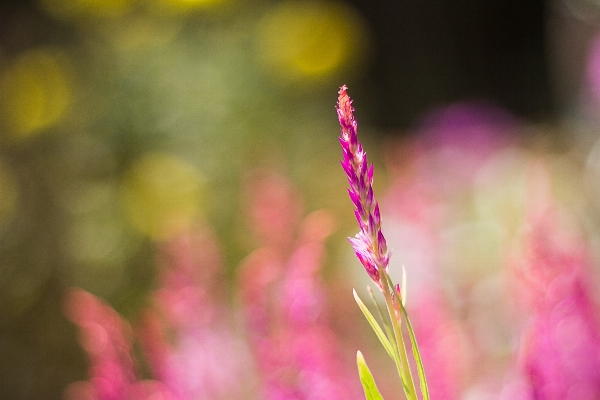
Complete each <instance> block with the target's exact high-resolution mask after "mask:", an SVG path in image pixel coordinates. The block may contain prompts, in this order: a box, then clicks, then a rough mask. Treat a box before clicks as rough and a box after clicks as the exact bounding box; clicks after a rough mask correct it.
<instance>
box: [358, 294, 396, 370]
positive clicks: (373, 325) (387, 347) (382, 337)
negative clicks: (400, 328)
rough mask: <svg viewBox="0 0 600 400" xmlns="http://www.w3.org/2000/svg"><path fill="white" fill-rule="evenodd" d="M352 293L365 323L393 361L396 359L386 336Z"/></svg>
mask: <svg viewBox="0 0 600 400" xmlns="http://www.w3.org/2000/svg"><path fill="white" fill-rule="evenodd" d="M352 293H353V294H354V300H356V304H358V306H359V307H360V310H361V311H362V313H363V314H364V316H365V318H366V319H367V321H369V324H370V325H371V328H373V330H374V331H375V334H376V335H377V337H378V338H379V341H380V342H381V344H382V345H383V347H384V348H385V351H387V353H388V354H389V356H390V357H392V360H394V361H395V360H396V357H395V356H394V349H393V347H392V344H391V343H390V341H389V339H388V338H387V336H385V333H383V330H382V329H381V327H380V326H379V324H378V323H377V321H376V320H375V317H373V314H371V312H370V311H369V309H368V308H367V306H365V303H363V302H362V300H361V299H360V297H358V294H357V293H356V290H354V289H352Z"/></svg>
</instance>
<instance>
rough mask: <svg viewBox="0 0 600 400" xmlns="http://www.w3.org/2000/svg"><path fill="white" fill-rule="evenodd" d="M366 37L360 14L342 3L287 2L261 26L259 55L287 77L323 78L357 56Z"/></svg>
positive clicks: (272, 67) (269, 13) (257, 36)
mask: <svg viewBox="0 0 600 400" xmlns="http://www.w3.org/2000/svg"><path fill="white" fill-rule="evenodd" d="M364 40H365V29H364V24H363V23H362V20H361V19H360V18H359V16H358V15H357V14H356V13H354V12H353V10H352V9H350V8H348V7H347V6H345V5H343V4H338V3H312V2H308V3H304V2H297V1H288V2H284V3H281V4H279V5H277V6H276V7H274V8H273V9H271V10H269V12H268V13H267V14H266V15H265V16H264V17H263V18H262V19H261V21H260V22H259V25H258V29H257V34H256V42H257V51H258V58H259V60H260V61H261V63H262V64H263V65H264V66H265V68H267V69H268V70H270V71H272V72H274V73H276V74H277V75H278V76H279V77H281V78H283V79H287V80H298V79H303V78H321V77H324V76H328V75H331V74H333V73H335V72H338V71H339V70H340V68H342V67H344V66H346V64H347V63H348V62H350V61H351V60H352V59H354V58H356V57H357V55H358V54H357V53H358V52H360V51H361V50H362V47H363V45H364Z"/></svg>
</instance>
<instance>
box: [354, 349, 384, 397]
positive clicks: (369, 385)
mask: <svg viewBox="0 0 600 400" xmlns="http://www.w3.org/2000/svg"><path fill="white" fill-rule="evenodd" d="M356 364H357V365H358V375H359V376H360V382H361V383H362V386H363V389H364V391H365V398H366V399H367V400H383V396H381V393H379V389H377V385H376V384H375V379H373V375H371V371H370V370H369V367H367V362H366V361H365V358H364V357H363V355H362V353H361V352H360V350H359V351H357V352H356Z"/></svg>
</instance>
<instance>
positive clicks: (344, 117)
mask: <svg viewBox="0 0 600 400" xmlns="http://www.w3.org/2000/svg"><path fill="white" fill-rule="evenodd" d="M347 89H348V88H347V87H346V86H342V87H341V88H340V91H339V97H338V103H337V114H338V119H339V122H340V127H341V130H340V138H339V140H340V144H341V145H342V155H343V157H344V159H343V161H342V162H341V164H342V167H343V169H344V172H345V173H346V176H347V178H348V184H349V185H350V188H348V194H349V196H350V199H351V200H352V203H353V204H354V207H355V210H354V213H355V215H356V220H357V222H358V226H359V228H360V232H359V233H358V234H357V235H356V238H349V240H350V243H352V247H354V251H355V252H356V256H357V257H358V259H359V260H360V262H361V263H362V264H363V266H364V267H365V270H366V271H367V274H369V276H370V277H371V279H373V281H375V282H376V283H377V284H378V285H380V287H381V282H380V273H379V269H380V268H384V269H385V270H386V271H387V269H388V264H389V260H390V252H389V251H388V248H387V244H386V241H385V238H384V236H383V233H382V232H381V215H380V212H379V204H378V203H377V200H376V199H375V195H374V193H373V188H372V184H373V165H370V166H369V165H368V162H367V155H366V153H365V152H364V150H363V147H362V145H361V144H360V142H359V141H358V136H357V124H356V120H355V119H354V109H353V108H352V100H351V99H350V97H349V96H348V93H347V92H346V91H347Z"/></svg>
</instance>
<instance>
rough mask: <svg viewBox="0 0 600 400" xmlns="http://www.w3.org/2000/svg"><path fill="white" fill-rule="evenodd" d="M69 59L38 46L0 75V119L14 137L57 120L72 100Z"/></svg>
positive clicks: (32, 133)
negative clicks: (0, 118) (68, 72)
mask: <svg viewBox="0 0 600 400" xmlns="http://www.w3.org/2000/svg"><path fill="white" fill-rule="evenodd" d="M67 70H68V62H67V60H66V58H65V57H64V56H63V55H61V54H60V53H59V52H56V51H53V50H51V49H37V50H31V51H28V52H26V53H24V54H22V55H21V56H19V57H18V58H17V59H16V60H15V62H14V63H13V64H12V65H10V66H9V67H8V68H7V69H6V70H5V71H4V72H3V73H2V75H1V76H0V107H2V108H1V111H2V122H3V124H4V125H5V126H6V128H8V130H9V131H10V132H11V133H13V134H14V135H15V136H17V137H27V136H31V135H34V134H36V133H38V132H41V131H42V130H44V129H45V128H48V127H50V126H52V125H54V124H55V123H57V122H58V121H59V120H61V118H62V117H63V116H64V114H65V112H66V111H67V109H68V107H69V104H70V101H71V83H70V79H69V77H68V74H67Z"/></svg>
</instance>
